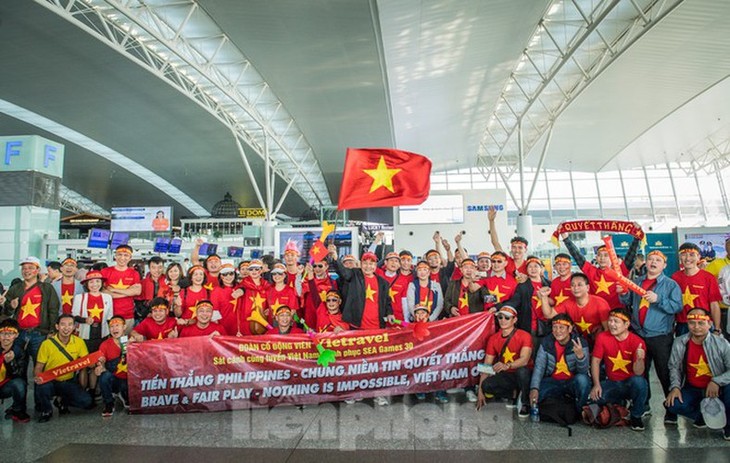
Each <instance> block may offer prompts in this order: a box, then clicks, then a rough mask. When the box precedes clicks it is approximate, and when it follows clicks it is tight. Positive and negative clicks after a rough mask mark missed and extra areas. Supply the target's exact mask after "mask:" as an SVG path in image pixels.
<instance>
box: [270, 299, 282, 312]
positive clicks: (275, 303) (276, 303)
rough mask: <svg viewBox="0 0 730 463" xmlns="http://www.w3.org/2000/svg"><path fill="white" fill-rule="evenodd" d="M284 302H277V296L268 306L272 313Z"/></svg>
mask: <svg viewBox="0 0 730 463" xmlns="http://www.w3.org/2000/svg"><path fill="white" fill-rule="evenodd" d="M282 305H284V304H280V303H279V298H276V301H275V302H274V303H273V304H271V305H270V306H269V307H270V308H271V312H272V313H276V311H277V310H279V307H281V306H282Z"/></svg>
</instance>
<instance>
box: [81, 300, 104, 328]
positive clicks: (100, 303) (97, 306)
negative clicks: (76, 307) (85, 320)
mask: <svg viewBox="0 0 730 463" xmlns="http://www.w3.org/2000/svg"><path fill="white" fill-rule="evenodd" d="M79 297H82V296H79ZM82 302H83V300H82ZM82 313H83V311H82ZM86 313H88V314H89V317H91V318H93V319H94V323H101V322H102V321H103V320H102V318H101V317H103V316H104V299H103V298H102V296H101V294H99V295H98V296H92V295H91V294H88V295H87V296H86Z"/></svg>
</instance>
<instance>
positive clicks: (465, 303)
mask: <svg viewBox="0 0 730 463" xmlns="http://www.w3.org/2000/svg"><path fill="white" fill-rule="evenodd" d="M462 307H469V296H468V295H467V294H466V293H464V295H463V296H461V297H460V298H459V308H460V309H461V308H462Z"/></svg>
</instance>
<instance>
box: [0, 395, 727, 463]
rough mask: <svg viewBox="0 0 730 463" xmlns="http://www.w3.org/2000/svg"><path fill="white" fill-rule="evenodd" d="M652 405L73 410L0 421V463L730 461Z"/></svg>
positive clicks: (708, 439)
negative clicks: (555, 409) (608, 415)
mask: <svg viewBox="0 0 730 463" xmlns="http://www.w3.org/2000/svg"><path fill="white" fill-rule="evenodd" d="M6 405H7V403H6ZM651 405H652V409H653V410H655V415H654V416H653V417H651V418H650V419H648V420H647V427H646V431H644V432H634V431H631V430H630V429H628V428H614V429H609V430H595V429H590V428H587V427H585V426H583V425H576V426H574V427H573V435H572V437H569V436H568V432H567V430H566V429H564V428H560V427H558V426H556V425H554V424H548V423H540V424H534V423H530V422H529V421H527V420H520V419H517V417H516V414H515V411H514V410H512V409H508V408H506V407H505V406H504V404H502V403H491V404H489V405H487V407H486V409H485V410H482V411H481V412H476V411H475V409H474V405H473V404H470V403H466V402H464V396H463V394H456V395H452V396H451V402H450V403H448V404H446V405H436V404H433V403H430V402H429V401H428V400H427V401H425V402H420V403H419V402H417V401H416V400H415V397H413V396H405V397H404V398H402V399H401V398H397V399H396V400H394V403H393V404H392V405H391V406H389V407H376V406H373V404H372V403H371V402H370V401H364V402H360V403H356V404H354V405H346V404H322V405H320V406H309V407H307V408H304V409H301V410H300V409H298V408H295V407H281V408H274V409H271V410H267V409H257V410H251V411H236V412H220V413H203V414H186V415H143V416H137V415H127V414H125V413H124V412H122V411H119V410H118V411H117V413H116V414H115V415H114V416H113V417H112V418H105V419H103V418H101V416H100V409H98V408H97V410H94V411H79V410H72V413H71V414H70V415H66V416H63V417H60V418H59V417H58V416H57V415H55V416H54V417H53V419H52V420H51V421H50V422H48V423H45V424H38V423H37V422H35V420H34V421H32V422H31V423H28V424H18V423H13V422H11V421H4V422H2V424H1V425H0V434H1V435H2V437H1V438H0V446H1V448H2V453H0V455H1V456H0V461H2V462H21V461H34V460H38V459H40V460H41V461H50V462H65V461H69V462H74V463H81V462H85V461H94V462H101V463H112V462H116V461H125V462H127V461H134V462H144V461H167V462H170V461H178V462H179V461H184V460H185V459H186V458H191V457H193V458H195V460H196V461H206V462H218V461H229V460H230V461H233V460H236V461H244V460H245V461H247V462H251V461H266V462H267V463H274V462H278V461H282V462H283V461H289V462H294V461H318V462H321V461H327V462H330V461H340V460H345V461H347V462H348V463H353V462H356V461H397V462H398V463H407V462H412V461H421V460H423V461H426V460H428V461H431V462H439V461H446V460H449V461H452V462H454V463H456V462H458V463H466V462H470V461H480V462H483V461H485V460H487V459H488V460H491V459H492V458H496V460H492V461H500V462H509V461H529V462H541V461H546V462H550V463H555V462H558V461H590V460H593V461H607V462H611V463H617V462H620V461H634V462H639V461H640V462H643V461H667V462H669V461H670V459H671V461H672V463H674V462H677V461H680V462H681V461H692V462H693V463H697V462H701V461H712V462H724V461H730V442H725V441H724V440H723V439H722V435H721V433H720V432H718V431H711V430H706V429H705V430H698V429H694V428H692V427H691V425H690V423H689V422H687V421H684V420H681V419H680V423H679V425H678V426H674V427H665V426H664V424H663V423H662V419H663V416H664V414H663V411H662V408H661V403H660V399H659V398H655V399H653V400H652V404H651ZM31 409H32V406H31ZM192 448H194V450H193V449H192ZM617 448H619V449H621V450H620V451H615V450H613V451H611V452H606V451H605V449H617Z"/></svg>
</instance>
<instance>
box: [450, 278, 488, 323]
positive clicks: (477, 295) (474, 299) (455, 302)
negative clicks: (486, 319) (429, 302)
mask: <svg viewBox="0 0 730 463" xmlns="http://www.w3.org/2000/svg"><path fill="white" fill-rule="evenodd" d="M460 294H461V280H450V281H449V287H448V289H447V290H446V295H445V296H444V310H443V311H442V312H441V313H442V314H446V315H445V316H447V317H450V316H451V308H452V307H457V308H458V307H459V295H460ZM488 294H489V290H488V289H487V288H485V287H484V286H480V287H479V290H478V291H474V292H471V291H468V293H467V296H466V299H467V303H468V304H469V313H477V312H484V296H486V295H488Z"/></svg>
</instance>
